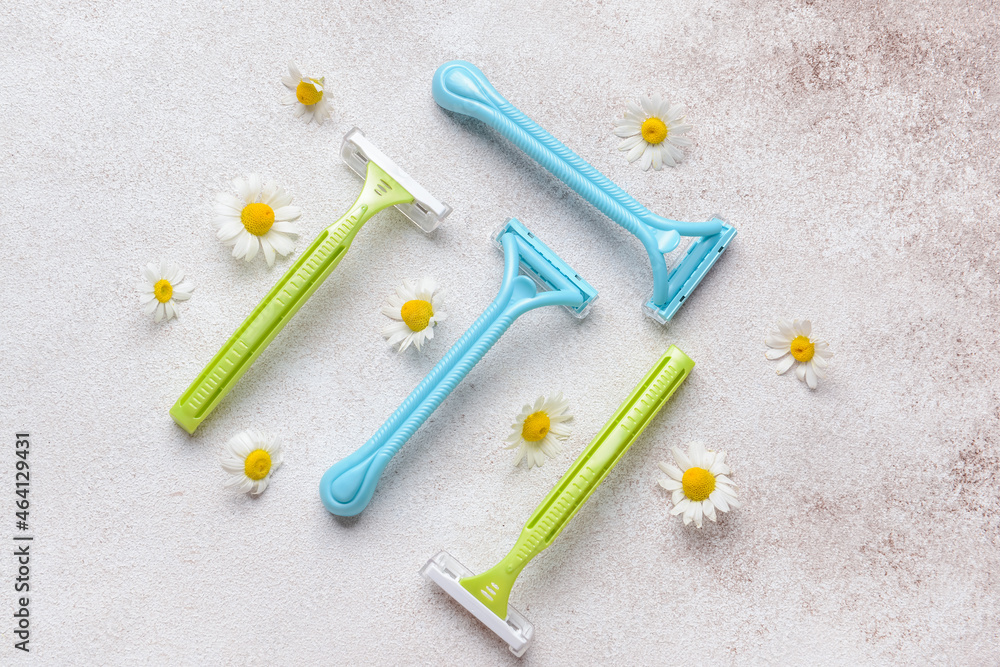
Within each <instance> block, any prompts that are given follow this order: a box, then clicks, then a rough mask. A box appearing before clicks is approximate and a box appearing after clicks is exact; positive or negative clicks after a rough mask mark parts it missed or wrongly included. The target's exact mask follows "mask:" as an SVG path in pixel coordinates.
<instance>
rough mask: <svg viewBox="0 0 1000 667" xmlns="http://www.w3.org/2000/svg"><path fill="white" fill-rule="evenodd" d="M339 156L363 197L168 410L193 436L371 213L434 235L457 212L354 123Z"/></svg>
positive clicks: (329, 269)
mask: <svg viewBox="0 0 1000 667" xmlns="http://www.w3.org/2000/svg"><path fill="white" fill-rule="evenodd" d="M340 156H341V157H342V158H343V160H344V162H346V163H347V165H348V166H349V167H350V168H351V169H352V170H354V172H355V173H357V174H358V175H359V176H361V177H362V178H364V179H365V183H364V187H363V188H362V189H361V194H360V195H358V198H357V200H356V201H355V202H354V204H353V205H352V206H351V208H350V209H349V210H348V211H347V213H345V214H344V215H343V217H342V218H340V220H337V222H335V223H333V224H332V225H330V226H329V227H327V228H326V229H324V230H323V231H322V232H321V233H320V235H319V236H317V237H316V240H315V241H313V242H312V245H310V246H309V248H308V249H307V250H306V251H305V252H304V253H302V256H301V257H299V259H298V260H297V261H296V262H295V264H293V265H292V267H291V268H290V269H289V270H288V272H287V273H286V274H285V275H284V276H283V277H282V278H281V280H279V281H278V283H277V284H276V285H275V286H274V288H272V289H271V291H270V292H268V294H267V296H265V297H264V300H263V301H261V302H260V304H259V305H258V306H257V307H256V308H255V309H254V311H253V312H252V313H250V317H248V318H247V319H246V321H245V322H243V324H241V325H240V328H239V329H237V330H236V333H234V334H233V335H232V337H231V338H230V339H229V340H228V341H227V342H226V344H225V345H223V346H222V349H221V350H219V352H218V353H217V354H216V355H215V356H214V357H213V358H212V360H211V361H210V362H208V365H207V366H206V367H205V369H204V370H203V371H202V372H201V374H200V375H199V376H198V377H197V378H195V381H194V382H193V383H192V384H191V386H190V387H188V389H187V391H185V392H184V393H183V394H181V397H180V398H178V399H177V402H176V403H175V404H174V407H172V408H171V409H170V415H171V416H172V417H173V418H174V421H176V422H177V423H178V424H180V425H181V426H183V427H184V429H185V430H186V431H187V432H188V433H194V431H195V429H196V428H198V426H199V424H201V422H202V421H203V420H204V419H205V417H207V416H208V414H209V413H210V412H211V411H212V410H213V409H215V406H216V405H218V403H219V401H221V400H222V397H223V396H225V395H226V394H227V393H228V392H229V390H230V389H232V388H233V386H234V385H235V384H236V381H237V380H239V379H240V377H241V376H242V375H243V374H244V373H245V372H246V371H247V369H248V368H250V364H252V363H253V362H254V359H256V358H257V357H258V356H259V355H260V353H261V352H263V351H264V348H265V347H267V344H268V343H270V342H271V341H272V340H273V339H274V337H275V336H277V335H278V332H279V331H281V329H282V328H283V327H284V326H285V324H287V323H288V321H289V320H290V319H292V316H293V315H294V314H295V313H296V312H298V310H299V308H301V307H302V304H303V303H305V302H306V299H308V298H309V297H310V296H311V295H312V293H313V292H315V291H316V288H318V287H319V286H320V284H321V283H322V282H323V281H324V280H326V277H327V276H329V275H330V273H332V272H333V270H334V269H335V268H337V265H338V264H339V263H340V260H341V259H343V257H344V253H346V252H347V249H348V248H350V247H351V242H352V241H354V237H355V236H356V235H357V233H358V231H359V230H360V229H361V226H362V225H364V224H365V222H367V221H368V219H369V218H371V217H372V216H373V215H375V214H376V213H378V212H379V211H381V210H383V209H386V208H389V207H390V206H395V207H396V209H397V210H398V211H399V212H400V213H402V214H403V215H405V216H406V217H407V218H409V219H410V220H411V221H412V222H413V223H414V224H415V225H416V226H417V227H419V228H420V229H421V230H423V231H424V232H427V233H430V232H432V231H434V229H436V228H437V226H438V225H439V224H440V223H441V221H442V220H443V219H444V218H445V216H447V215H448V214H449V213H450V212H451V207H449V206H448V205H447V204H445V203H443V202H441V201H439V200H437V199H435V198H434V197H432V196H431V195H430V194H429V193H428V192H427V191H426V190H425V189H424V188H423V187H421V185H420V184H419V183H417V182H416V181H415V180H413V178H411V177H410V176H409V175H407V174H406V172H404V171H403V170H402V169H400V168H399V167H398V166H396V163H395V162H393V161H392V160H390V159H389V158H388V157H386V156H385V155H384V154H383V153H382V151H380V150H379V149H378V148H376V147H375V145H374V144H373V143H372V142H370V141H369V140H368V139H366V138H365V135H364V134H363V133H362V132H361V130H359V129H357V128H354V129H352V130H351V131H350V132H348V133H347V135H346V136H345V137H344V142H343V144H342V145H341V148H340Z"/></svg>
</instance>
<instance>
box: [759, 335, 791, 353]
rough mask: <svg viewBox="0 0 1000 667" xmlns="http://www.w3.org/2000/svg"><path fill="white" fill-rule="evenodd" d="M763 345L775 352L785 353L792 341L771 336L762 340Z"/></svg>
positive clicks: (778, 336)
mask: <svg viewBox="0 0 1000 667" xmlns="http://www.w3.org/2000/svg"><path fill="white" fill-rule="evenodd" d="M764 344H765V345H767V346H768V347H773V348H774V349H776V350H780V349H784V350H785V351H786V352H787V351H788V349H789V347H790V346H791V344H792V339H791V338H788V337H786V336H784V335H781V334H771V335H769V336H768V337H767V338H765V339H764Z"/></svg>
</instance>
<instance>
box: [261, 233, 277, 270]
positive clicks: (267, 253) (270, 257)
mask: <svg viewBox="0 0 1000 667" xmlns="http://www.w3.org/2000/svg"><path fill="white" fill-rule="evenodd" d="M260 248H261V250H263V251H264V259H265V260H266V261H267V265H268V266H274V246H272V245H271V242H270V241H268V240H267V237H266V236H262V237H260Z"/></svg>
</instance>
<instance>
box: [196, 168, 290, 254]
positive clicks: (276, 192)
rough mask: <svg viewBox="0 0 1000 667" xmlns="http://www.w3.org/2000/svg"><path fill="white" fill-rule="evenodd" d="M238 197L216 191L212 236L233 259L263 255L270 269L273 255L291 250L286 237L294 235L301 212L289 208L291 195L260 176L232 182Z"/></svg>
mask: <svg viewBox="0 0 1000 667" xmlns="http://www.w3.org/2000/svg"><path fill="white" fill-rule="evenodd" d="M233 187H234V188H236V192H237V193H239V194H238V196H233V195H231V194H230V193H228V192H220V193H219V194H217V195H216V196H215V207H214V209H213V210H214V211H215V226H216V228H217V230H218V231H217V232H216V234H215V235H216V236H217V237H218V238H219V240H220V241H222V242H223V243H225V244H226V245H231V246H233V257H235V258H237V259H240V258H246V260H247V261H248V262H249V261H250V260H252V259H253V258H254V257H256V256H257V251H258V250H262V251H263V252H264V259H265V260H267V265H268V266H274V255H275V253H277V254H279V255H281V256H282V257H284V256H285V255H287V254H288V253H290V252H291V251H292V249H293V248H294V247H295V242H294V241H292V239H291V238H290V237H292V236H298V234H299V228H298V225H296V224H295V223H293V222H292V220H296V219H298V217H299V216H300V215H302V211H301V210H300V209H299V208H298V207H297V206H290V204H291V203H292V196H291V195H290V194H288V193H287V192H285V190H284V188H282V187H281V186H280V185H278V184H277V183H275V182H274V181H268V182H267V183H263V182H262V181H261V179H260V176H258V175H257V174H250V176H248V177H247V179H246V180H243V179H242V178H235V179H233Z"/></svg>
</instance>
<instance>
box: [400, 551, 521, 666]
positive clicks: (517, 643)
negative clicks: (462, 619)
mask: <svg viewBox="0 0 1000 667" xmlns="http://www.w3.org/2000/svg"><path fill="white" fill-rule="evenodd" d="M420 574H422V575H423V576H424V578H425V579H430V580H431V581H433V582H434V583H435V584H437V585H438V586H440V587H441V589H442V590H443V591H444V592H445V593H447V594H448V595H450V596H451V597H452V598H454V599H455V600H456V601H457V602H458V603H459V604H461V605H462V606H463V607H465V608H466V609H467V610H468V611H470V612H471V613H472V615H473V616H475V617H476V618H478V619H479V620H480V621H481V622H482V623H483V625H485V626H486V627H488V628H489V629H490V630H492V631H493V632H494V633H496V635H497V636H498V637H500V639H502V640H504V641H505V642H507V646H509V647H510V652H511V653H513V654H514V655H516V656H517V657H519V658H520V657H521V656H522V655H524V652H525V651H527V650H528V647H529V646H530V645H531V640H532V639H533V638H534V636H535V626H533V625H532V624H531V623H530V622H529V621H528V619H526V618H525V617H524V616H523V615H522V614H521V613H520V612H519V611H517V610H516V609H514V608H513V607H511V606H509V605H508V606H507V618H506V619H503V618H500V617H499V616H497V615H496V614H494V613H493V612H492V611H490V610H489V609H487V608H486V605H484V604H483V603H482V602H480V601H479V600H477V599H476V598H475V597H474V596H473V595H472V593H470V592H469V591H467V590H465V588H464V587H463V586H462V584H461V583H460V581H461V580H462V579H464V578H465V577H472V576H474V575H475V572H473V571H472V570H470V569H469V568H467V567H465V566H464V565H462V564H461V563H460V562H458V559H456V558H455V557H454V556H452V555H451V554H449V553H448V552H447V551H439V552H438V553H437V554H435V555H434V557H433V558H431V559H430V560H429V561H427V564H426V565H424V566H423V567H422V568H420Z"/></svg>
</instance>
